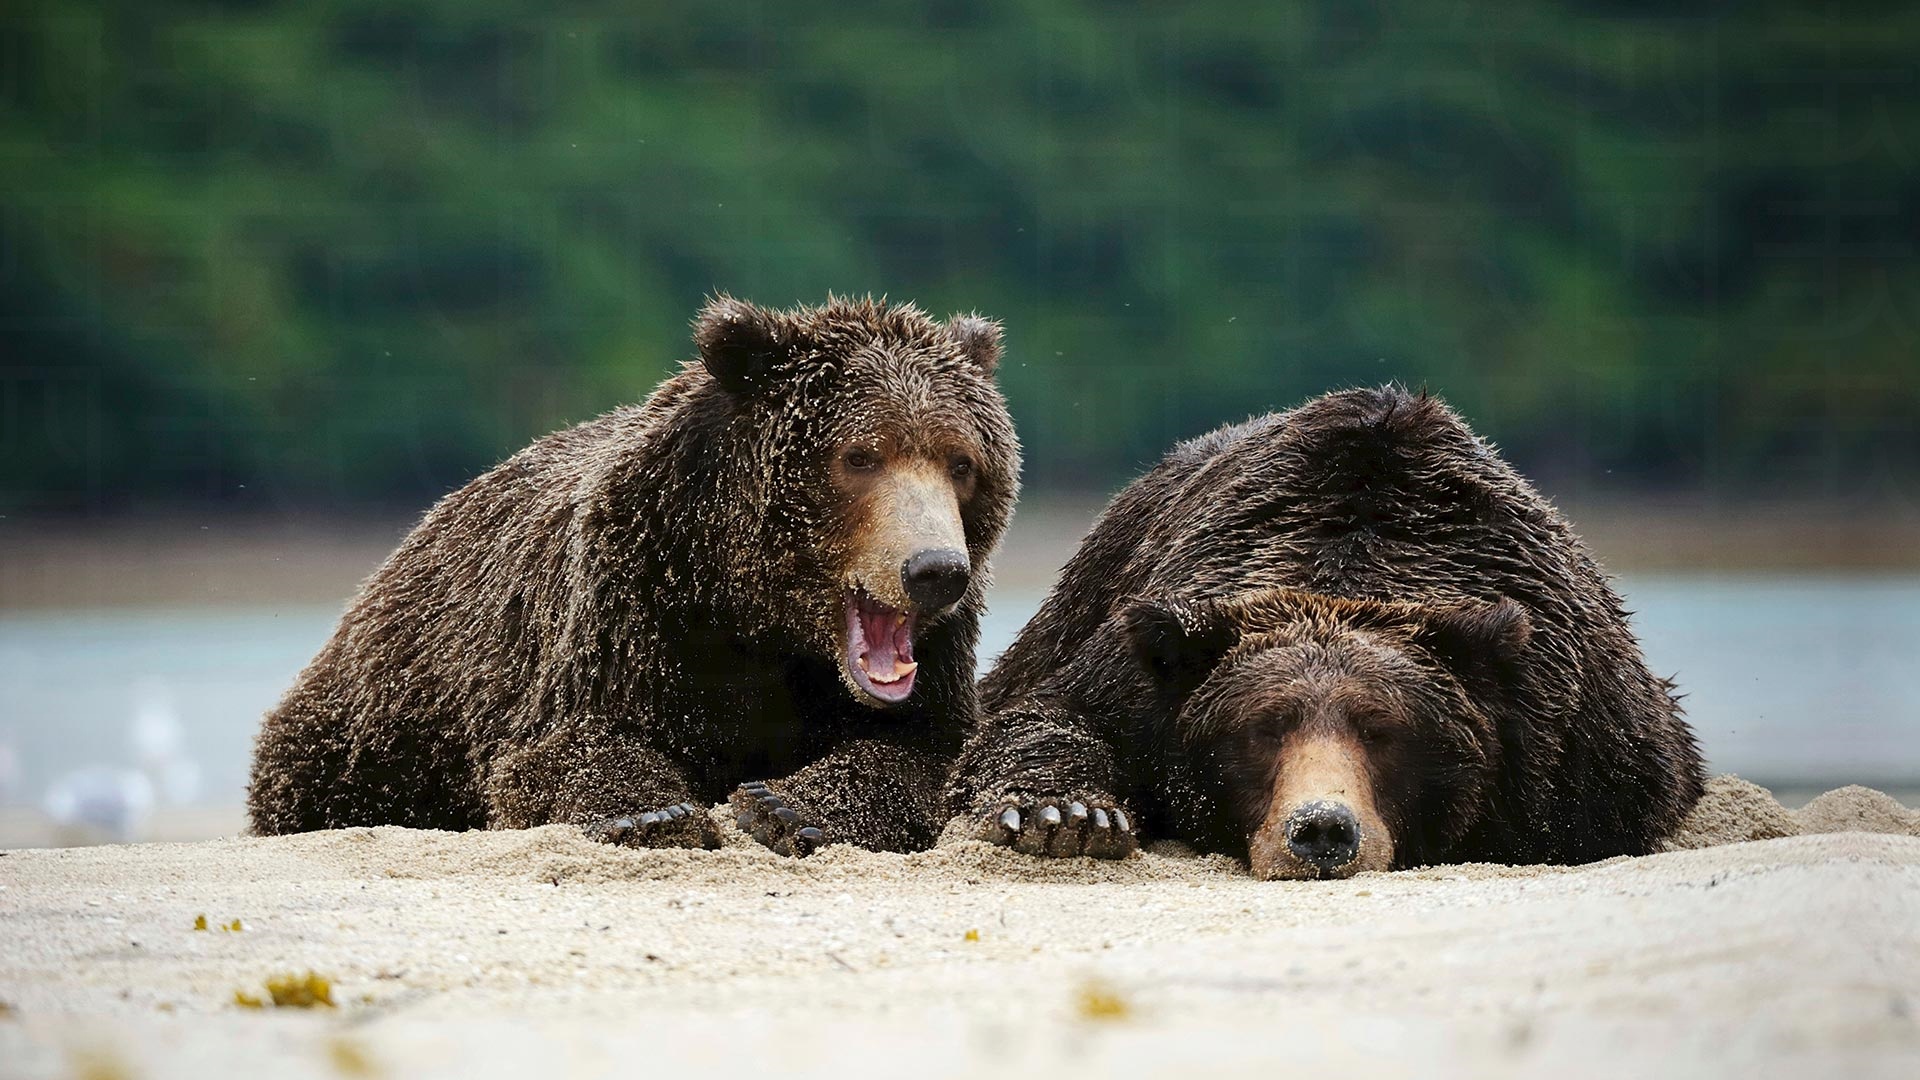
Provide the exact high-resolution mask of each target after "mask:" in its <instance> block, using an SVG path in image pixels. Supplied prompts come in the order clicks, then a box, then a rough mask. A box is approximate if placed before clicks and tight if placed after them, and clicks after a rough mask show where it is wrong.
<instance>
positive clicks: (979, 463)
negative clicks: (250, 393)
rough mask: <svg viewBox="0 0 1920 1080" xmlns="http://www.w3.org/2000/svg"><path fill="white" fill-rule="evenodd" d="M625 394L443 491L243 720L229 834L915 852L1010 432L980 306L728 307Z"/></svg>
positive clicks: (953, 743) (960, 732)
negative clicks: (551, 830) (637, 389)
mask: <svg viewBox="0 0 1920 1080" xmlns="http://www.w3.org/2000/svg"><path fill="white" fill-rule="evenodd" d="M694 339H695V343H696V345H697V346H698V350H699V359H698V360H697V361H694V362H690V363H688V364H687V365H685V366H684V368H683V369H682V370H681V371H680V373H679V374H677V375H675V376H674V377H673V378H671V379H669V380H667V381H666V382H665V383H663V384H662V385H661V386H660V387H659V388H658V389H656V390H655V391H654V393H653V395H652V396H651V397H649V398H648V399H647V401H646V402H645V403H643V404H640V405H637V406H630V407H627V408H622V409H618V410H615V411H614V412H611V413H608V414H607V415H605V416H602V417H600V418H599V419H597V420H592V421H589V422H587V423H584V424H581V425H579V426H578V427H574V428H570V429H568V430H565V431H561V432H558V433H556V434H553V435H549V436H547V437H546V438H543V439H541V440H539V441H538V442H535V443H534V444H533V445H532V446H530V447H528V448H527V449H525V450H523V451H521V452H520V453H518V454H515V455H514V456H513V457H512V458H510V459H508V460H507V461H506V462H505V463H503V464H501V465H500V466H498V467H497V468H495V469H493V470H492V471H490V472H488V473H486V474H485V475H483V476H481V477H480V478H478V479H476V480H474V481H473V482H472V483H470V484H468V485H467V486H466V487H464V488H462V489H460V490H459V491H456V492H454V493H453V494H451V495H449V496H447V497H446V498H445V499H443V500H442V501H441V502H440V503H439V505H437V506H435V507H434V508H433V509H432V510H431V511H429V512H428V513H427V515H426V517H425V518H424V519H423V520H422V521H421V522H420V524H419V525H418V527H416V528H415V529H414V530H413V532H412V533H410V534H409V535H408V536H407V538H406V539H405V540H404V541H403V542H402V543H401V545H400V548H399V550H398V551H396V552H395V553H394V555H393V556H392V557H391V558H390V559H389V560H388V561H387V563H386V565H385V566H383V567H381V568H380V570H379V571H378V572H377V573H375V574H374V576H373V577H372V578H371V579H370V580H369V581H368V582H367V584H366V585H365V587H364V588H363V590H362V591H361V594H360V596H359V597H358V598H357V599H356V600H355V601H354V602H353V604H352V606H351V607H350V608H349V609H348V610H347V613H346V615H345V617H344V618H342V619H341V622H340V626H339V628H338V630H337V631H336V632H335V634H334V636H333V639H332V640H331V641H329V642H328V643H327V645H326V647H325V648H324V649H322V650H321V652H320V655H319V656H318V657H317V658H316V659H315V660H314V661H313V663H312V664H311V665H310V666H309V667H308V668H307V670H306V671H305V672H303V673H302V674H301V675H300V678H299V681H298V682H297V683H296V684H295V685H294V687H293V688H292V689H291V690H290V691H289V692H288V693H287V695H286V697H285V699H284V700H283V701H281V703H280V704H279V706H278V707H277V708H276V709H274V710H273V712H272V713H270V714H269V715H268V716H267V718H266V722H265V724H264V726H263V727H262V729H261V732H260V736H259V740H258V743H257V745H256V749H255V756H254V763H253V777H252V784H251V787H250V790H249V793H248V810H249V812H250V814H251V817H252V820H253V827H254V829H255V831H257V832H260V833H285V832H295V831H301V830H308V829H322V828H332V827H338V826H345V825H379V824H393V825H409V826H414V827H418V828H439V829H466V828H477V827H482V826H491V827H505V828H517V827H524V826H532V825H540V824H545V823H550V822H572V823H578V824H580V825H583V826H586V827H588V829H589V831H590V832H592V833H593V834H594V835H596V836H599V837H602V838H604V839H607V840H612V841H617V842H623V843H628V844H640V845H703V844H711V843H712V842H713V841H714V836H713V833H712V829H711V826H710V819H709V817H708V815H707V813H706V811H705V807H706V806H707V805H709V804H711V803H714V802H717V801H720V800H722V799H727V798H729V794H730V793H731V799H732V802H733V805H734V808H735V810H736V812H737V814H738V816H739V819H740V821H741V824H742V826H743V827H745V828H747V829H748V830H749V831H750V832H752V834H753V835H754V836H755V837H757V838H758V839H760V840H761V841H762V842H763V843H766V844H767V845H768V846H770V847H772V848H774V849H775V850H778V851H782V852H789V853H796V854H804V853H805V852H806V851H808V850H810V849H811V848H812V847H814V846H816V845H818V844H821V843H827V842H835V841H844V842H848V843H853V844H859V845H863V846H866V847H870V848H880V849H891V850H901V849H911V848H917V847H924V846H926V845H927V844H928V843H930V842H931V840H932V837H933V835H934V832H935V830H936V828H937V826H938V824H939V823H940V822H941V821H943V820H944V819H945V814H944V804H943V800H942V784H943V782H944V780H945V778H946V774H947V766H948V765H949V763H950V762H951V760H952V757H953V755H954V753H955V752H956V751H957V750H958V748H959V746H960V744H961V741H962V739H963V738H964V736H965V733H966V731H967V729H968V728H969V726H970V725H971V723H972V719H973V716H974V700H975V699H974V684H973V677H974V644H975V639H976V637H977V634H978V625H979V616H980V611H981V607H982V603H981V598H982V596H983V595H984V590H985V588H986V570H987V558H988V556H989V554H990V553H991V552H992V551H993V548H994V545H995V544H996V543H997V542H998V540H999V537H1000V533H1001V531H1002V529H1003V528H1004V527H1005V525H1006V522H1007V518H1008V516H1009V514H1010V513H1011V511H1012V508H1013V503H1014V499H1015V493H1016V487H1017V484H1018V472H1019V448H1018V445H1017V444H1016V442H1015V439H1014V433H1013V425H1012V422H1011V420H1010V419H1009V418H1008V415H1007V410H1006V404H1005V402H1004V400H1003V399H1002V398H1001V395H1000V392H999V390H998V389H997V388H996V387H995V386H994V382H993V370H994V366H995V364H996V362H997V361H998V359H999V355H1000V331H999V328H998V326H996V325H995V324H993V323H991V322H988V321H987V320H984V319H981V318H978V317H974V316H956V317H955V318H953V319H951V320H948V321H947V322H944V323H940V322H935V321H933V320H931V319H929V318H928V317H927V316H925V315H924V314H922V313H921V312H920V311H919V310H918V309H916V308H914V307H913V306H912V305H905V304H893V305H889V304H886V303H884V302H874V301H871V300H868V301H855V302H850V301H842V300H831V299H830V300H829V302H828V303H827V304H825V305H824V306H820V307H813V308H801V309H797V310H793V311H770V310H766V309H762V308H759V307H755V306H753V305H751V304H746V303H742V302H739V301H736V300H732V299H729V298H724V297H723V298H720V299H718V300H716V301H714V302H713V303H712V304H710V305H709V306H708V307H707V308H706V309H705V310H703V311H702V312H701V313H700V315H699V318H698V320H697V321H696V323H695V329H694Z"/></svg>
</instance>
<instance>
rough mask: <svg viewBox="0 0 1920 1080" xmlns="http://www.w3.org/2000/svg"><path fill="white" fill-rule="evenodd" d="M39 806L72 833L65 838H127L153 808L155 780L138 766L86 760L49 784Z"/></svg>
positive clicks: (137, 833) (134, 835)
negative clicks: (96, 762) (102, 763)
mask: <svg viewBox="0 0 1920 1080" xmlns="http://www.w3.org/2000/svg"><path fill="white" fill-rule="evenodd" d="M41 809H43V810H45V811H46V813H47V816H48V817H49V818H52V819H53V821H54V823H55V824H57V825H58V826H59V827H60V828H61V829H62V830H64V831H66V832H68V833H70V834H72V835H69V836H67V837H63V838H62V839H63V841H65V842H70V843H71V842H88V841H91V842H94V843H99V842H101V841H107V842H116V843H124V842H126V841H128V840H132V839H135V838H136V837H137V836H138V835H139V833H140V831H141V829H142V828H144V827H145V826H146V823H147V818H148V817H149V816H151V815H152V813H153V781H152V780H149V779H147V774H146V773H143V772H141V771H140V770H138V769H128V768H123V767H121V766H118V765H87V766H85V767H82V768H79V769H75V770H74V771H72V772H70V773H67V774H65V775H64V776H61V777H59V778H58V779H56V780H54V782H53V783H52V784H50V785H48V787H47V797H46V800H45V801H44V802H43V803H42V804H41Z"/></svg>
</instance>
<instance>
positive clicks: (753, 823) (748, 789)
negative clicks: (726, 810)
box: [728, 780, 827, 858]
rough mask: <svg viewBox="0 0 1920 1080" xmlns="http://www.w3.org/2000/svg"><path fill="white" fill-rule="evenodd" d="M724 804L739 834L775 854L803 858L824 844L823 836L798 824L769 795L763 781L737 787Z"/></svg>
mask: <svg viewBox="0 0 1920 1080" xmlns="http://www.w3.org/2000/svg"><path fill="white" fill-rule="evenodd" d="M728 801H729V802H730V803H732V805H733V813H734V821H736V822H737V823H739V825H740V831H741V832H743V833H746V834H747V835H748V836H751V837H753V838H754V839H755V840H758V841H760V842H761V843H762V844H765V845H766V846H767V847H768V848H771V849H772V850H773V851H775V852H776V853H778V854H781V855H795V856H800V857H803V858H804V857H805V856H808V855H811V854H813V852H814V849H816V848H818V847H820V846H821V845H822V844H825V843H826V842H827V836H826V834H825V833H823V832H821V831H820V830H819V829H818V828H816V827H815V826H812V825H808V824H807V823H806V822H805V821H804V820H802V819H801V817H800V814H799V812H798V811H796V810H795V809H794V808H793V807H791V806H788V805H787V800H785V799H783V798H781V797H780V796H779V795H776V794H774V793H773V792H772V791H769V790H768V789H767V785H766V783H765V782H764V781H760V780H754V781H750V782H748V783H745V784H741V785H740V786H739V787H738V788H735V789H734V792H733V796H732V797H731V798H730V799H729V800H728Z"/></svg>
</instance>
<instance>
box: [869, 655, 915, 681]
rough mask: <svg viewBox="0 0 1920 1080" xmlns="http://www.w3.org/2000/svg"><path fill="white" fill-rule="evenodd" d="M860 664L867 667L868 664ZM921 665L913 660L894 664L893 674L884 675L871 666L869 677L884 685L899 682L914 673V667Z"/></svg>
mask: <svg viewBox="0 0 1920 1080" xmlns="http://www.w3.org/2000/svg"><path fill="white" fill-rule="evenodd" d="M860 666H861V667H866V664H865V663H864V662H863V663H862V664H861V665H860ZM919 666H920V665H919V664H917V663H915V662H913V661H911V660H909V661H907V662H906V663H904V664H895V665H893V674H892V675H882V674H880V673H879V672H877V671H874V670H872V669H870V668H869V669H868V671H867V678H869V679H872V680H873V681H874V682H877V683H881V684H883V685H884V684H887V683H897V682H899V681H900V680H901V679H904V678H906V677H907V676H909V675H911V674H913V672H914V669H916V668H918V667H919Z"/></svg>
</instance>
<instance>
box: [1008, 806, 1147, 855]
mask: <svg viewBox="0 0 1920 1080" xmlns="http://www.w3.org/2000/svg"><path fill="white" fill-rule="evenodd" d="M980 838H981V839H983V840H986V841H988V842H989V843H994V844H999V845H1001V846H1003V847H1010V848H1012V849H1014V850H1015V851H1019V852H1024V853H1026V854H1028V855H1041V856H1046V857H1049V858H1056V859H1064V858H1072V857H1073V856H1076V855H1088V856H1091V857H1093V858H1096V859H1124V858H1126V857H1127V856H1128V855H1129V854H1131V853H1132V852H1133V851H1134V850H1135V849H1137V848H1138V847H1139V846H1140V837H1139V836H1138V834H1136V833H1135V832H1134V827H1133V819H1132V817H1131V816H1130V815H1128V813H1127V812H1126V811H1125V810H1122V809H1121V808H1120V807H1118V806H1115V805H1114V804H1113V803H1112V802H1110V801H1105V800H1099V799H1092V798H1088V799H1078V798H1065V797H1058V796H1018V795H1009V796H1007V798H1006V799H1005V800H1003V801H1002V802H1001V804H1000V807H999V808H997V809H995V810H990V811H988V813H987V816H986V821H985V822H984V823H983V825H982V828H981V830H980Z"/></svg>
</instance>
